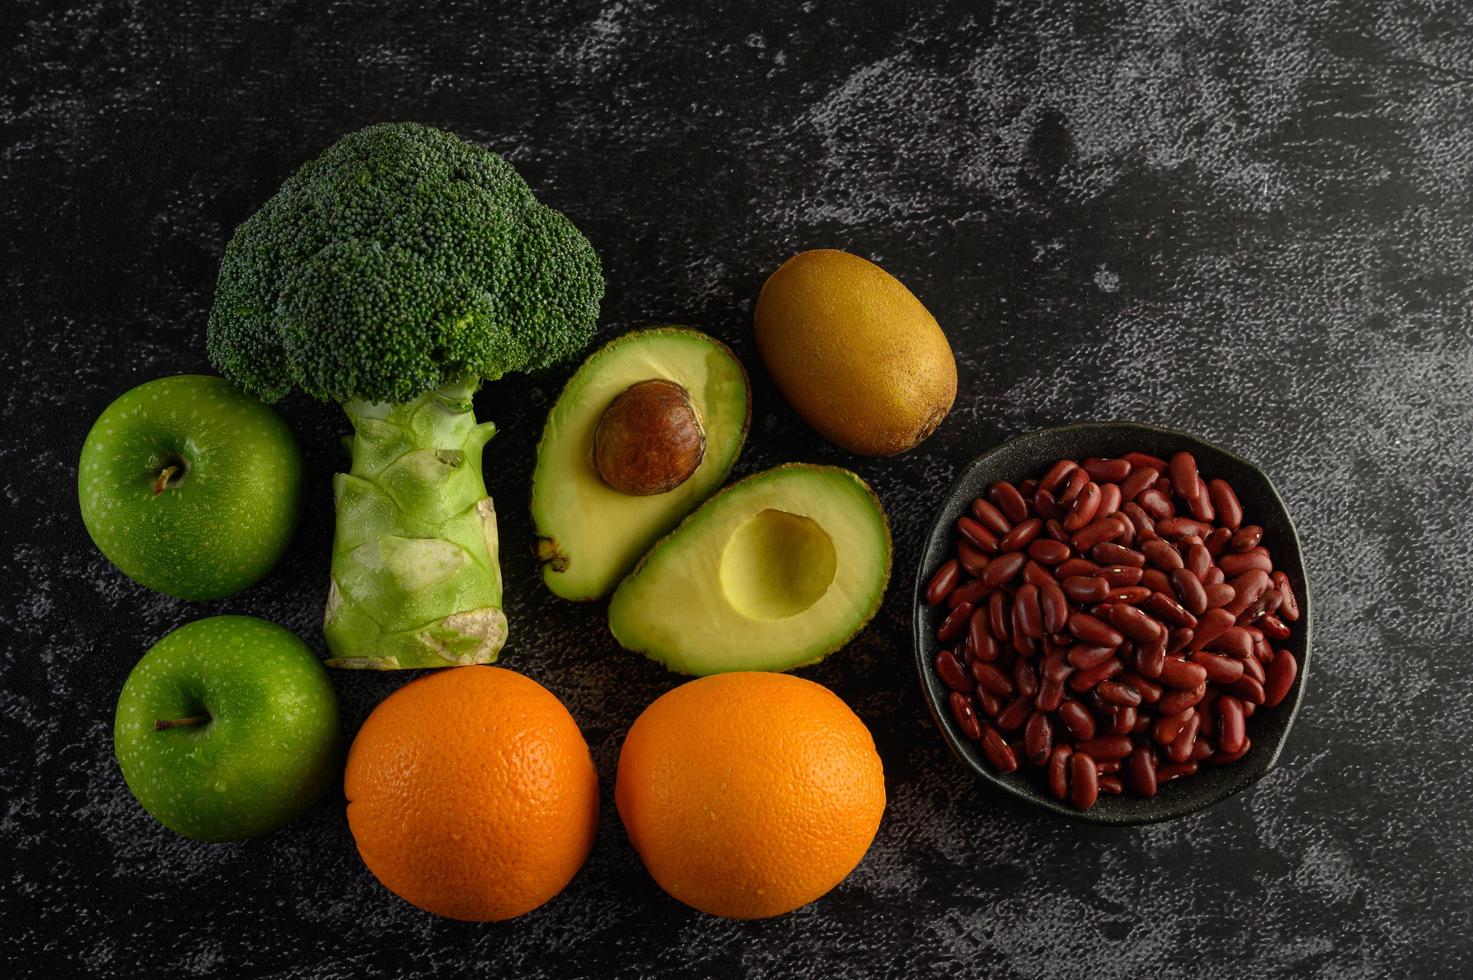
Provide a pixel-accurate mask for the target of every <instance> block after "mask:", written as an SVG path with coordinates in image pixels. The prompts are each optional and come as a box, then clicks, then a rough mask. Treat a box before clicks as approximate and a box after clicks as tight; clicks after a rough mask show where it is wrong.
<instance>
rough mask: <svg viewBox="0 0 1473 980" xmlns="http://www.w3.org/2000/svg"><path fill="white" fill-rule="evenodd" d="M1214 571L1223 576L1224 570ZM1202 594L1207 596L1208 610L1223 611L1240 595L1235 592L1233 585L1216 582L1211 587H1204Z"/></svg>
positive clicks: (1217, 569)
mask: <svg viewBox="0 0 1473 980" xmlns="http://www.w3.org/2000/svg"><path fill="white" fill-rule="evenodd" d="M1213 571H1215V572H1218V573H1219V574H1221V572H1222V569H1220V568H1215V569H1213ZM1202 592H1203V594H1205V595H1206V596H1207V608H1208V609H1221V608H1222V607H1224V606H1226V605H1227V604H1228V603H1230V602H1232V601H1233V599H1234V598H1235V597H1236V596H1237V594H1238V593H1237V592H1236V591H1234V590H1233V587H1232V586H1231V585H1228V584H1227V583H1226V582H1214V583H1212V584H1209V585H1204V586H1203V587H1202Z"/></svg>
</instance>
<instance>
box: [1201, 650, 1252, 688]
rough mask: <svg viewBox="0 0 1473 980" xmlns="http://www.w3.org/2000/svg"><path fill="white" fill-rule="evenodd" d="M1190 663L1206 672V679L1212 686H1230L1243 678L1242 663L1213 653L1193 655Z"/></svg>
mask: <svg viewBox="0 0 1473 980" xmlns="http://www.w3.org/2000/svg"><path fill="white" fill-rule="evenodd" d="M1192 663H1194V664H1197V665H1199V666H1200V667H1202V668H1203V669H1204V670H1206V671H1207V679H1208V680H1209V681H1211V682H1212V683H1214V684H1231V683H1232V682H1233V681H1235V680H1237V679H1238V678H1239V677H1242V676H1243V662H1242V661H1241V660H1234V659H1232V658H1231V657H1222V656H1218V655H1217V654H1215V653H1202V652H1198V653H1194V654H1192Z"/></svg>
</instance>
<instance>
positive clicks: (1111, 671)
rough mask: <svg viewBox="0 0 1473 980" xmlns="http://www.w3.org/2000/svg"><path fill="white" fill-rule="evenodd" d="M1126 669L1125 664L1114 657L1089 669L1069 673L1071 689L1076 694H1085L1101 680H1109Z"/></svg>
mask: <svg viewBox="0 0 1473 980" xmlns="http://www.w3.org/2000/svg"><path fill="white" fill-rule="evenodd" d="M1124 669H1125V665H1124V664H1123V663H1121V662H1120V661H1119V660H1118V659H1116V658H1114V657H1112V658H1110V659H1109V660H1106V661H1105V662H1104V663H1102V664H1099V665H1097V666H1095V667H1091V668H1090V669H1089V670H1077V671H1075V672H1074V673H1073V674H1070V675H1069V690H1071V691H1073V692H1074V693H1075V694H1084V693H1086V692H1088V691H1090V690H1091V689H1093V688H1094V686H1095V685H1096V684H1098V683H1099V682H1100V681H1104V680H1109V679H1110V678H1111V677H1114V676H1115V675H1116V674H1118V673H1120V672H1121V671H1122V670H1124Z"/></svg>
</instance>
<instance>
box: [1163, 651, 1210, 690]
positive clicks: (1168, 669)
mask: <svg viewBox="0 0 1473 980" xmlns="http://www.w3.org/2000/svg"><path fill="white" fill-rule="evenodd" d="M1206 682H1207V671H1206V670H1205V669H1204V668H1203V667H1202V665H1201V664H1194V663H1191V662H1189V661H1186V660H1182V659H1180V658H1178V657H1167V658H1166V663H1165V664H1164V665H1163V666H1162V667H1161V683H1163V684H1165V685H1166V686H1168V687H1176V688H1182V689H1191V688H1195V687H1197V686H1198V685H1201V684H1205V683H1206Z"/></svg>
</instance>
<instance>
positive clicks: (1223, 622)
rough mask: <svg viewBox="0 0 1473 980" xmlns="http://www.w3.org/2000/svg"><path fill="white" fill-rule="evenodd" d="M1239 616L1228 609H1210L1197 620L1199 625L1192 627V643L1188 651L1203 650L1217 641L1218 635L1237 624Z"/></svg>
mask: <svg viewBox="0 0 1473 980" xmlns="http://www.w3.org/2000/svg"><path fill="white" fill-rule="evenodd" d="M1237 621H1238V620H1237V616H1236V615H1234V614H1233V613H1231V612H1229V611H1227V610H1226V609H1209V610H1207V611H1206V612H1205V613H1203V614H1202V615H1201V616H1199V617H1198V618H1197V625H1196V626H1194V627H1192V631H1193V636H1192V642H1191V643H1190V644H1188V649H1191V650H1201V649H1204V648H1205V647H1206V646H1207V644H1209V643H1211V642H1212V641H1213V640H1215V639H1216V638H1217V636H1218V634H1220V633H1222V632H1223V631H1224V630H1226V629H1228V628H1229V627H1231V626H1232V625H1233V624H1234V623H1236V622H1237Z"/></svg>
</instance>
